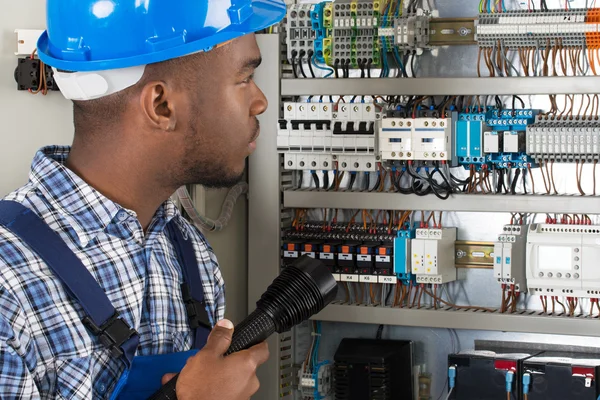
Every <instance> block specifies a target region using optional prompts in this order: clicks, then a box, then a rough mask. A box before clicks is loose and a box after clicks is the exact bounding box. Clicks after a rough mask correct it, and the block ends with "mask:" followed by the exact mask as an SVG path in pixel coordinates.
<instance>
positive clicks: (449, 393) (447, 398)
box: [446, 388, 454, 400]
mask: <svg viewBox="0 0 600 400" xmlns="http://www.w3.org/2000/svg"><path fill="white" fill-rule="evenodd" d="M453 390H454V388H450V391H449V392H448V396H446V400H450V396H451V395H452V391H453Z"/></svg>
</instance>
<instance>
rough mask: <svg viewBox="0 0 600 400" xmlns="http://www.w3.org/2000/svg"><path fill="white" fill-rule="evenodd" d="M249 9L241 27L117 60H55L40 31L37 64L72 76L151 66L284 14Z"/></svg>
mask: <svg viewBox="0 0 600 400" xmlns="http://www.w3.org/2000/svg"><path fill="white" fill-rule="evenodd" d="M252 8H253V13H252V15H251V16H250V17H249V18H248V19H247V20H245V21H244V22H242V23H241V24H232V25H230V26H228V27H227V28H225V29H223V30H221V31H219V32H217V33H215V34H214V35H211V36H209V37H206V38H203V39H199V40H196V41H193V42H189V43H185V44H183V45H179V46H175V47H171V48H168V49H163V50H160V51H156V52H148V53H145V54H140V55H135V56H131V57H126V58H119V59H107V60H81V61H72V60H63V59H60V58H56V57H54V56H52V54H51V51H50V40H49V37H48V32H47V31H44V33H43V34H42V36H40V38H39V39H38V44H37V47H38V56H39V58H40V60H42V61H43V62H44V63H46V64H48V65H50V66H52V67H54V68H57V69H59V70H63V71H72V72H79V71H81V72H87V71H104V70H110V69H117V68H128V67H134V66H139V65H147V64H153V63H157V62H161V61H166V60H170V59H173V58H177V57H183V56H186V55H189V54H193V53H197V52H201V51H209V50H211V49H212V48H214V47H215V46H216V45H218V44H221V43H224V42H227V41H230V40H233V39H235V38H238V37H241V36H244V35H247V34H250V33H254V32H257V31H260V30H263V29H265V28H268V27H269V26H271V25H274V24H276V23H278V22H279V21H281V20H282V19H283V17H284V16H285V14H286V6H285V4H284V3H283V2H282V1H281V2H279V1H273V0H254V1H253V2H252Z"/></svg>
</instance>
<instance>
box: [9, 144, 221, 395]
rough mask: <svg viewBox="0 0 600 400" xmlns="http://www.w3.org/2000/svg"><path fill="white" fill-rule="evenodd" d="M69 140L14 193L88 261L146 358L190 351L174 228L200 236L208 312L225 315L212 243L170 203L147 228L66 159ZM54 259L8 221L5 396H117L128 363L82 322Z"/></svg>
mask: <svg viewBox="0 0 600 400" xmlns="http://www.w3.org/2000/svg"><path fill="white" fill-rule="evenodd" d="M69 151H70V148H69V147H57V146H56V147H46V148H43V149H41V150H40V151H39V152H38V153H37V154H36V156H35V158H34V160H33V165H32V169H31V174H30V178H29V183H28V184H27V185H25V186H24V187H22V188H21V189H18V190H17V191H15V192H13V193H12V194H10V195H8V196H7V197H6V199H7V200H14V201H17V202H20V203H22V204H23V205H25V206H26V207H28V208H30V209H32V210H34V211H35V212H36V213H37V214H38V215H39V216H41V217H42V218H43V219H44V221H46V223H47V224H48V225H49V226H50V227H51V228H52V229H53V230H54V231H56V232H57V233H59V234H60V236H61V238H62V239H63V240H64V241H65V242H66V243H67V245H68V246H69V248H70V249H71V250H72V251H73V252H74V253H75V254H76V255H77V256H78V257H79V259H80V260H81V261H82V262H83V264H84V265H85V266H86V267H87V268H88V270H89V271H90V272H91V274H92V275H93V276H94V278H95V279H96V281H97V282H98V283H99V284H100V286H101V287H102V288H103V289H104V291H105V292H106V294H107V296H108V298H109V299H110V301H111V302H112V304H113V305H114V307H115V308H116V309H117V311H118V312H119V313H120V314H121V316H122V317H123V319H124V320H125V321H126V322H127V323H128V324H129V325H130V326H131V327H133V328H134V329H136V330H137V331H138V333H139V335H140V345H139V347H138V350H137V353H136V354H137V355H152V354H161V353H171V352H178V351H186V350H189V349H190V348H191V346H192V342H193V337H192V336H193V335H191V332H190V329H189V326H188V317H187V314H186V310H185V307H184V304H183V301H182V296H181V291H180V284H181V281H182V272H181V268H180V265H179V262H178V260H177V256H176V253H175V250H174V248H173V246H172V245H171V241H170V240H169V238H168V237H167V235H166V232H165V229H164V228H165V226H166V224H167V223H168V222H169V221H170V220H171V219H173V218H176V219H177V221H178V224H179V225H180V226H182V227H184V228H183V229H186V230H187V231H188V235H189V236H190V237H192V240H193V243H194V247H195V249H196V255H197V258H198V264H199V266H200V274H201V278H202V283H203V287H204V294H205V298H206V301H207V304H208V305H209V307H210V308H211V309H212V315H209V317H210V318H211V322H212V323H213V324H214V322H216V321H217V320H219V319H221V318H223V314H224V309H225V296H224V295H225V293H224V285H223V279H222V277H221V273H220V271H219V267H218V264H217V260H216V258H215V256H214V254H213V251H212V249H211V248H210V247H209V245H208V244H207V243H206V240H205V239H204V237H203V236H202V234H200V233H199V232H198V231H197V230H196V228H194V227H193V226H192V225H190V224H189V223H188V222H187V221H186V220H185V219H184V218H183V217H182V216H181V215H180V213H179V211H178V210H177V208H176V207H175V205H174V204H173V203H172V202H170V201H167V202H165V203H164V204H163V205H162V206H161V207H160V208H159V209H158V211H157V212H156V214H155V215H154V218H153V219H152V222H151V223H150V225H149V227H148V229H147V232H146V233H144V231H143V229H142V226H141V225H140V223H139V222H138V220H137V217H136V215H135V213H134V212H133V211H130V210H127V209H125V208H123V207H121V206H119V205H118V204H116V203H114V202H113V201H111V200H109V199H107V198H106V197H104V196H103V195H102V194H100V193H99V192H98V191H96V190H95V189H94V188H92V187H91V186H89V185H88V184H86V183H85V182H84V181H83V180H82V179H81V178H79V177H78V176H77V175H75V174H74V173H73V172H72V171H70V170H69V169H67V168H66V167H65V166H64V165H63V163H64V162H65V160H66V159H67V156H68V155H69ZM83 317H84V313H83V311H82V307H81V306H80V305H79V304H77V303H75V302H73V301H72V300H71V298H70V297H69V295H68V294H67V292H66V291H65V288H64V287H63V285H62V284H61V282H60V281H59V280H58V278H56V277H55V276H54V275H53V273H52V272H51V271H50V269H49V268H48V266H47V265H46V264H45V263H44V262H43V261H42V260H41V259H40V258H39V257H38V256H37V255H36V254H35V253H33V252H32V251H31V250H30V249H29V248H28V247H27V246H26V245H24V244H23V243H21V242H20V241H19V239H18V238H16V237H15V236H14V235H13V234H12V233H11V232H10V231H8V230H6V229H5V228H3V227H0V398H1V399H25V398H26V399H30V398H35V399H38V398H42V399H50V398H59V399H72V398H80V399H82V398H85V399H91V398H108V397H110V394H111V392H112V391H113V388H114V385H115V383H116V382H117V381H118V379H119V377H120V375H121V373H122V372H123V369H124V363H123V361H121V360H120V359H112V358H111V357H110V355H109V353H108V351H107V350H106V348H105V347H104V346H102V345H101V344H100V343H99V342H98V340H97V338H96V337H95V336H93V335H92V334H91V333H90V332H89V331H88V330H87V329H86V328H85V327H84V325H83V324H82V322H81V319H82V318H83Z"/></svg>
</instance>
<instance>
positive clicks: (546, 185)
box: [540, 161, 552, 194]
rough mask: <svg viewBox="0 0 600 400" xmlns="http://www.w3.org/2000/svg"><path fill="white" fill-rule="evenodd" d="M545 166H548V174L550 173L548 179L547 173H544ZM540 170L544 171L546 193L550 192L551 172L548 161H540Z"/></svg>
mask: <svg viewBox="0 0 600 400" xmlns="http://www.w3.org/2000/svg"><path fill="white" fill-rule="evenodd" d="M544 167H546V174H547V175H548V181H546V175H544ZM540 172H541V173H542V179H543V180H544V187H545V188H546V194H550V189H551V188H552V186H550V172H549V171H548V162H547V161H542V162H541V163H540Z"/></svg>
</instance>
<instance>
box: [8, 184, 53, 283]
mask: <svg viewBox="0 0 600 400" xmlns="http://www.w3.org/2000/svg"><path fill="white" fill-rule="evenodd" d="M2 201H13V202H16V203H20V204H22V205H23V206H25V207H27V208H28V209H30V210H32V211H33V212H34V213H36V214H37V215H40V210H41V209H43V208H42V207H40V205H41V204H40V201H41V199H40V198H38V197H37V196H36V194H35V189H34V187H33V186H32V185H31V184H27V185H24V186H22V187H20V188H19V189H17V190H14V191H13V192H11V193H9V194H7V195H6V196H5V197H4V198H2ZM31 261H32V255H31V252H30V251H29V249H28V247H27V246H26V245H25V244H24V243H23V241H22V240H21V239H20V238H19V237H18V236H17V235H15V234H14V233H13V232H12V231H11V230H10V229H9V228H7V227H6V226H4V225H3V224H0V275H3V274H4V272H6V271H5V269H6V268H11V269H13V270H14V269H16V268H19V267H22V266H24V265H29V263H30V262H31Z"/></svg>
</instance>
